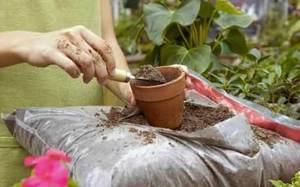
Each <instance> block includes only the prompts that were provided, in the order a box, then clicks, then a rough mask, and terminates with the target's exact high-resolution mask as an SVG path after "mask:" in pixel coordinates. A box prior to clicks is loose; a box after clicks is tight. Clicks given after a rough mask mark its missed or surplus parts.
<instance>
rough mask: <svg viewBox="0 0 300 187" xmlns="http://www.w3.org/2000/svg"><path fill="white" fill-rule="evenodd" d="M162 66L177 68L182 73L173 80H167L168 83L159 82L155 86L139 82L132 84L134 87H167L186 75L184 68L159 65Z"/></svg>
mask: <svg viewBox="0 0 300 187" xmlns="http://www.w3.org/2000/svg"><path fill="white" fill-rule="evenodd" d="M162 68H170V69H176V70H178V71H180V72H181V74H180V75H179V76H178V77H177V78H176V79H173V80H171V81H169V82H166V83H163V84H159V85H153V86H142V85H137V84H132V85H133V86H134V87H137V88H160V87H165V86H168V85H170V84H173V83H174V82H177V81H179V80H180V79H182V78H183V77H184V76H185V72H184V71H182V70H180V69H179V68H177V67H170V66H161V67H159V69H162Z"/></svg>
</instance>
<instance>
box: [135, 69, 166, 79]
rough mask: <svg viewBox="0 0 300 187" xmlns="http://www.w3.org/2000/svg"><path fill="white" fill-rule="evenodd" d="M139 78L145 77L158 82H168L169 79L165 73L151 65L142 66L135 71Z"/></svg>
mask: <svg viewBox="0 0 300 187" xmlns="http://www.w3.org/2000/svg"><path fill="white" fill-rule="evenodd" d="M135 77H136V78H137V79H145V80H149V81H154V82H156V83H166V82H167V80H166V79H165V77H164V76H163V74H162V73H161V72H160V71H159V70H158V69H156V68H154V67H153V66H151V65H145V66H142V67H141V68H140V69H139V70H138V72H137V73H135Z"/></svg>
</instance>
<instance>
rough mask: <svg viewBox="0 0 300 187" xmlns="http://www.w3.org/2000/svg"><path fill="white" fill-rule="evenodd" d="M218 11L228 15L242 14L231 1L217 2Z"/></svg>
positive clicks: (222, 0)
mask: <svg viewBox="0 0 300 187" xmlns="http://www.w3.org/2000/svg"><path fill="white" fill-rule="evenodd" d="M216 9H217V10H219V11H222V12H226V13H228V14H242V12H241V11H240V10H238V9H237V8H236V7H235V6H234V5H233V4H232V3H231V2H230V1H229V0H217V1H216Z"/></svg>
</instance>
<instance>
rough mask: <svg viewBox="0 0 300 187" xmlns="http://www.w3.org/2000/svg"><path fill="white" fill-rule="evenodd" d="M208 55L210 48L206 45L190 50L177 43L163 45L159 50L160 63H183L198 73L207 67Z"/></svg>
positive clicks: (209, 61)
mask: <svg viewBox="0 0 300 187" xmlns="http://www.w3.org/2000/svg"><path fill="white" fill-rule="evenodd" d="M210 57H211V48H210V47H209V46H207V45H205V46H203V47H199V48H193V49H190V50H187V49H186V48H184V47H182V46H178V45H165V46H164V47H163V48H162V50H161V62H162V64H164V65H171V64H183V65H186V66H188V67H189V68H191V69H192V70H194V71H196V72H198V73H203V72H205V71H206V70H207V69H208V68H209V66H210V64H211V58H210Z"/></svg>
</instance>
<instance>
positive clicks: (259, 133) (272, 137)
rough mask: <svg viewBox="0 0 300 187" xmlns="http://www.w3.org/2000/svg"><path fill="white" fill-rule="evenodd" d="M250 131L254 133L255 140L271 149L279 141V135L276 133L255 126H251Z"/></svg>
mask: <svg viewBox="0 0 300 187" xmlns="http://www.w3.org/2000/svg"><path fill="white" fill-rule="evenodd" d="M251 129H252V131H253V133H254V136H255V138H256V139H257V140H261V141H263V142H265V143H266V144H268V145H269V146H270V147H273V145H274V144H275V143H277V142H278V141H279V139H280V135H279V134H277V133H276V132H273V131H270V130H267V129H263V128H260V127H257V126H254V125H252V126H251Z"/></svg>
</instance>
